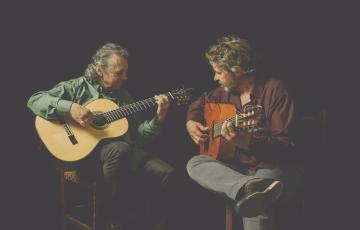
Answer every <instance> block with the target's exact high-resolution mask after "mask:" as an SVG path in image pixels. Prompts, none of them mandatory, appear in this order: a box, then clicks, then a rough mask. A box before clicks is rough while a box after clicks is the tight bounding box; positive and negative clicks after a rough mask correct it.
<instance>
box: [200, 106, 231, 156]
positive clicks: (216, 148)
mask: <svg viewBox="0 0 360 230" xmlns="http://www.w3.org/2000/svg"><path fill="white" fill-rule="evenodd" d="M235 114H236V108H235V106H233V105H231V104H221V103H206V104H205V107H204V119H205V126H207V127H209V128H210V132H209V139H208V140H207V141H206V142H204V143H201V144H200V154H205V155H208V156H211V157H213V158H220V159H231V158H233V156H234V154H235V146H234V145H233V144H231V143H230V142H228V141H227V140H226V139H225V138H223V137H222V136H218V137H216V138H213V132H214V130H213V128H214V124H215V123H217V122H220V121H223V120H225V119H226V118H228V117H231V116H234V115H235Z"/></svg>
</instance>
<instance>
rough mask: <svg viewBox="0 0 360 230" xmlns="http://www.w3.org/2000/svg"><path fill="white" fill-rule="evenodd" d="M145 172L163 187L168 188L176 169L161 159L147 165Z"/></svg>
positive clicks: (151, 161)
mask: <svg viewBox="0 0 360 230" xmlns="http://www.w3.org/2000/svg"><path fill="white" fill-rule="evenodd" d="M145 170H146V171H147V172H148V173H150V175H151V176H152V177H153V178H154V179H155V180H157V181H160V184H161V187H166V186H167V184H168V183H169V181H170V180H171V179H170V178H171V177H172V175H173V174H174V167H172V166H171V165H170V164H168V163H166V162H165V161H162V160H160V159H157V158H155V159H152V160H150V161H148V162H146V164H145Z"/></svg>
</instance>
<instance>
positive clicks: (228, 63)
mask: <svg viewBox="0 0 360 230" xmlns="http://www.w3.org/2000/svg"><path fill="white" fill-rule="evenodd" d="M255 56H256V54H255V50H254V49H253V48H252V47H251V46H250V44H249V42H248V40H246V39H244V38H240V37H237V36H226V37H222V38H220V39H219V40H218V41H217V43H215V44H214V45H211V46H210V47H209V49H208V50H207V51H206V53H205V57H206V58H207V59H208V61H209V63H210V64H214V63H216V64H218V65H220V66H221V67H222V68H224V69H225V70H226V71H229V72H234V67H235V66H240V67H241V68H242V69H243V70H244V71H245V72H247V73H251V72H254V71H255Z"/></svg>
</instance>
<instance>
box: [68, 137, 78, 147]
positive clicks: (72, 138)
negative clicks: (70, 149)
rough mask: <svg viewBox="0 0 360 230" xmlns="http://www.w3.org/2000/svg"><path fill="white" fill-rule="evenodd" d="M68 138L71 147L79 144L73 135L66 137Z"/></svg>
mask: <svg viewBox="0 0 360 230" xmlns="http://www.w3.org/2000/svg"><path fill="white" fill-rule="evenodd" d="M68 138H69V139H70V141H71V143H72V144H73V145H76V144H78V143H79V142H78V141H77V140H76V138H75V136H74V134H73V135H70V136H68Z"/></svg>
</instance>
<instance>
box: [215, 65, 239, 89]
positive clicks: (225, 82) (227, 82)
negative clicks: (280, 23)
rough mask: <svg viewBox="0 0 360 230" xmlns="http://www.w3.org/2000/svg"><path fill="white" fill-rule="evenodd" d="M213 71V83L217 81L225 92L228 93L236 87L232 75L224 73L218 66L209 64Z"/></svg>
mask: <svg viewBox="0 0 360 230" xmlns="http://www.w3.org/2000/svg"><path fill="white" fill-rule="evenodd" d="M211 66H212V69H213V70H214V81H217V82H218V83H219V84H220V86H221V87H223V88H224V89H225V90H226V91H230V90H232V89H234V88H235V87H236V82H235V77H234V75H233V73H231V72H228V71H226V70H225V69H224V68H223V67H221V66H220V65H218V64H216V63H213V64H211Z"/></svg>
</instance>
